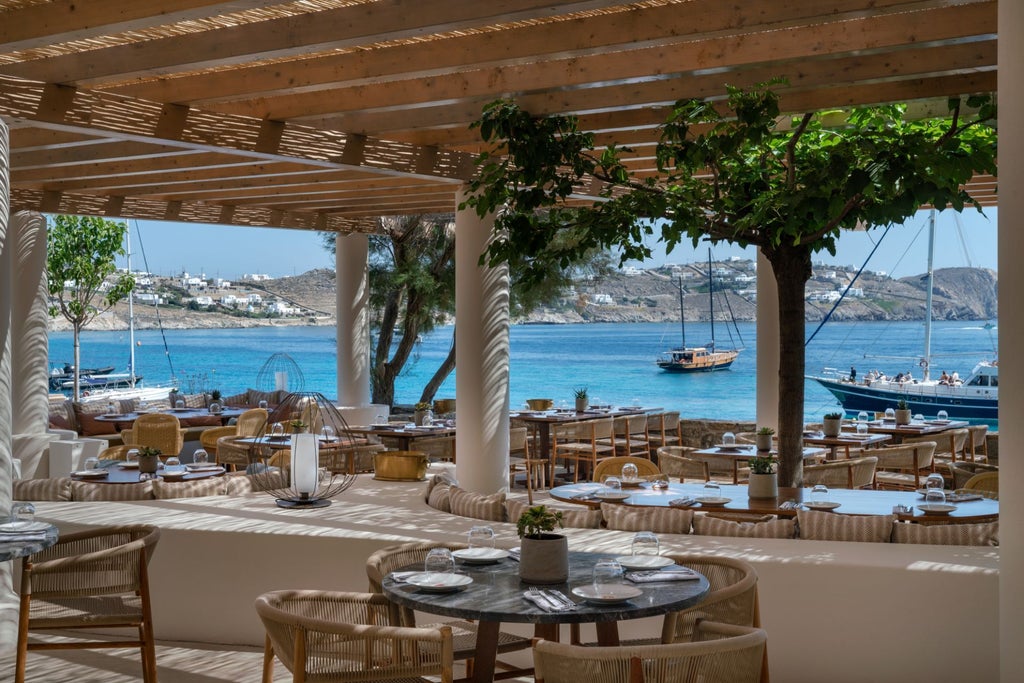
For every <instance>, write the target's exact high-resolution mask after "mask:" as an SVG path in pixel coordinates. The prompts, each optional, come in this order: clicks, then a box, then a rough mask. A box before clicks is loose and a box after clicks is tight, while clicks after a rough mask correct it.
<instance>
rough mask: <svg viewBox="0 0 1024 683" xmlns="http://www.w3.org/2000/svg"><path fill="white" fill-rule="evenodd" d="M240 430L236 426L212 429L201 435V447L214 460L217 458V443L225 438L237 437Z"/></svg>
mask: <svg viewBox="0 0 1024 683" xmlns="http://www.w3.org/2000/svg"><path fill="white" fill-rule="evenodd" d="M237 434H238V430H237V429H236V428H235V426H234V425H229V426H227V427H210V428H208V429H204V430H203V431H201V432H200V433H199V445H200V446H202V447H203V449H205V450H206V452H207V453H209V454H210V455H211V456H213V458H214V459H216V458H217V442H218V441H220V439H221V438H223V437H225V436H236V435H237Z"/></svg>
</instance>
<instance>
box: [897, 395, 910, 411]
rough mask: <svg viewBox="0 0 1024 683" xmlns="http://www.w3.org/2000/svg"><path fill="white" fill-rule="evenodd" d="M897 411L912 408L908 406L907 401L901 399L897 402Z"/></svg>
mask: <svg viewBox="0 0 1024 683" xmlns="http://www.w3.org/2000/svg"><path fill="white" fill-rule="evenodd" d="M896 410H910V406H908V405H907V399H905V398H901V399H900V400H899V401H897V402H896Z"/></svg>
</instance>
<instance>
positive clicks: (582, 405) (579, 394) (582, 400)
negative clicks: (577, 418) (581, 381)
mask: <svg viewBox="0 0 1024 683" xmlns="http://www.w3.org/2000/svg"><path fill="white" fill-rule="evenodd" d="M572 395H573V397H574V398H575V399H576V412H577V413H582V412H583V411H584V410H586V409H587V405H588V403H589V401H590V396H589V395H588V394H587V388H586V387H580V388H578V389H573V392H572Z"/></svg>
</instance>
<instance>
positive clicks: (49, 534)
mask: <svg viewBox="0 0 1024 683" xmlns="http://www.w3.org/2000/svg"><path fill="white" fill-rule="evenodd" d="M5 535H6V534H0V562H6V561H7V560H14V559H16V558H19V557H25V556H26V555H31V554H33V553H38V552H39V551H40V550H44V549H46V548H49V547H50V546H51V545H53V544H54V543H56V542H57V535H58V534H57V527H55V526H54V525H52V524H51V525H50V526H49V528H47V529H46V535H45V536H44V537H43V538H42V539H39V540H31V541H19V540H8V539H5V538H4V536H5Z"/></svg>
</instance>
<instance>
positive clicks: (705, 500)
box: [697, 496, 732, 507]
mask: <svg viewBox="0 0 1024 683" xmlns="http://www.w3.org/2000/svg"><path fill="white" fill-rule="evenodd" d="M697 502H698V503H700V504H701V505H707V506H711V507H715V506H718V505H727V504H729V503H731V502H732V498H724V497H721V496H697Z"/></svg>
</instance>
